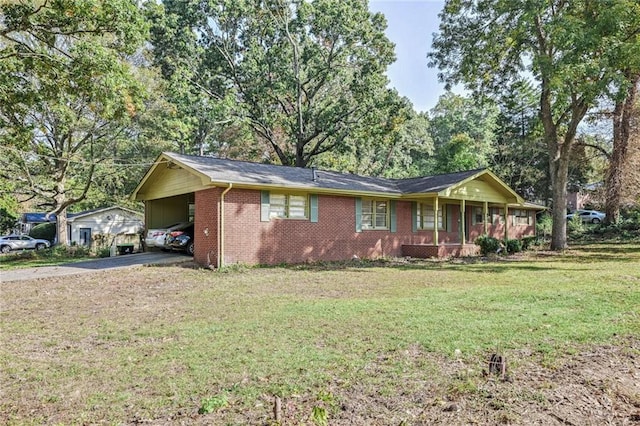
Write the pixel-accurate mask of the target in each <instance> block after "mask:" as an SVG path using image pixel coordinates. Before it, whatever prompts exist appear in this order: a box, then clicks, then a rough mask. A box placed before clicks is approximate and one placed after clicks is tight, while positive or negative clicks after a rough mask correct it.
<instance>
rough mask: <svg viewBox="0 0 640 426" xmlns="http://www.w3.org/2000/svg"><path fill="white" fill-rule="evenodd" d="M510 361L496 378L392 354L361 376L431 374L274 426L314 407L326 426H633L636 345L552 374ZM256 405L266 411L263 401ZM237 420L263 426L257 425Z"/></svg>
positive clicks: (337, 398) (299, 401)
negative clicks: (420, 368)
mask: <svg viewBox="0 0 640 426" xmlns="http://www.w3.org/2000/svg"><path fill="white" fill-rule="evenodd" d="M510 357H511V358H513V361H511V358H507V359H506V366H507V371H506V374H505V375H502V374H493V373H489V371H488V370H489V360H488V359H487V360H484V362H480V361H477V362H469V361H467V360H462V359H458V360H455V359H453V360H452V359H445V358H440V359H435V357H434V356H433V355H432V354H428V353H424V352H422V351H421V349H420V348H418V347H414V348H410V349H408V350H405V351H399V352H398V353H396V354H393V355H391V356H389V357H386V356H385V357H381V359H380V360H379V364H376V365H372V366H371V371H369V372H368V373H370V374H371V375H372V377H375V376H376V375H379V376H380V377H385V376H386V377H388V366H389V364H397V363H401V364H403V363H404V364H405V365H407V369H406V370H407V371H415V370H416V369H415V368H414V367H415V364H425V361H426V364H430V365H431V367H430V368H428V369H426V370H425V374H424V375H419V376H413V377H406V376H403V375H402V372H400V373H399V375H398V377H397V379H396V381H395V383H392V384H391V385H390V384H388V383H387V384H385V385H381V387H377V386H375V383H376V381H375V380H374V381H368V380H367V381H366V382H365V383H362V384H352V385H350V386H345V384H344V383H340V382H339V381H336V383H334V384H333V386H331V387H330V388H329V389H328V392H327V394H326V395H329V396H330V398H329V399H330V401H327V398H326V397H325V398H318V397H316V398H305V397H302V396H299V397H297V398H290V399H285V400H283V401H281V404H280V405H281V407H282V408H281V413H280V416H281V419H282V424H301V423H302V424H314V422H313V416H312V415H310V414H309V413H313V412H314V407H319V408H320V409H321V411H322V410H324V411H325V412H326V413H327V416H328V420H329V421H328V424H330V425H431V424H442V425H470V424H477V425H495V424H521V425H532V424H538V425H604V424H609V425H640V341H639V340H637V339H623V340H621V341H620V344H619V345H616V346H600V347H589V348H584V350H583V351H581V352H579V353H577V354H575V355H566V356H564V357H561V358H556V359H554V365H553V366H545V365H544V364H545V360H544V356H543V355H540V354H534V353H531V352H529V351H519V352H514V353H511V354H510ZM432 362H435V364H431V363H432ZM512 364H516V365H512ZM412 365H413V366H412ZM433 365H435V368H436V370H435V371H432V372H431V373H429V370H431V368H433ZM381 388H382V389H381ZM264 404H265V406H269V405H270V404H271V406H274V404H273V400H272V399H270V398H268V397H265V398H264ZM274 416H275V414H274V415H273V416H271V419H275V417H274ZM213 418H215V417H212V418H211V419H213ZM245 420H248V421H249V422H250V423H251V422H253V421H255V422H256V423H254V424H265V422H264V420H260V419H259V418H258V417H254V418H251V417H249V418H245ZM205 423H206V420H205Z"/></svg>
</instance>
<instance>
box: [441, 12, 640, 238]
mask: <svg viewBox="0 0 640 426" xmlns="http://www.w3.org/2000/svg"><path fill="white" fill-rule="evenodd" d="M440 17H441V25H440V33H439V34H438V35H437V36H436V37H435V38H434V42H433V48H434V50H433V52H431V53H430V54H429V58H430V64H431V65H433V66H437V67H438V68H439V69H440V78H441V79H442V80H443V81H446V82H448V83H450V84H453V83H464V84H465V85H466V86H467V87H468V88H470V89H471V90H474V92H475V93H476V94H491V95H493V96H495V95H496V94H498V93H501V92H503V91H505V90H511V88H512V87H513V84H514V83H519V82H520V81H521V80H522V79H523V78H527V77H529V78H532V79H534V80H535V81H536V83H537V84H538V85H539V98H538V105H539V114H540V119H541V123H542V128H543V138H544V142H545V145H546V149H547V153H548V158H549V175H550V178H551V183H552V198H553V204H554V207H555V208H554V210H553V232H552V248H554V249H563V248H565V247H566V245H567V244H566V218H565V214H564V211H565V207H566V204H567V196H566V195H567V189H566V188H567V180H568V173H569V162H570V158H571V155H572V150H573V145H574V143H575V136H576V133H577V130H578V125H579V124H580V123H581V121H582V120H583V118H584V116H585V114H586V112H587V111H588V109H589V108H590V107H592V106H593V105H594V104H595V102H596V100H597V99H598V98H599V97H600V96H603V95H604V94H607V93H610V91H611V90H612V88H616V87H620V86H621V85H624V84H626V82H625V79H624V76H623V75H622V74H621V73H620V72H619V70H620V64H621V63H634V62H637V61H639V60H640V55H638V43H639V42H640V31H639V30H640V4H638V2H637V1H635V0H603V1H588V0H576V1H571V2H565V1H547V0H533V1H530V0H527V1H525V0H518V1H515V0H509V1H506V0H465V1H461V0H451V1H448V2H447V3H446V5H445V7H444V10H443V12H442V13H441V15H440Z"/></svg>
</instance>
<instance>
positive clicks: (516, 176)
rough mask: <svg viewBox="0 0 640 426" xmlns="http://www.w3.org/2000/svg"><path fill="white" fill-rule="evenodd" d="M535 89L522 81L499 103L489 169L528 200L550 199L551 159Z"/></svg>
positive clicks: (545, 200) (537, 94)
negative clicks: (543, 133) (548, 154)
mask: <svg viewBox="0 0 640 426" xmlns="http://www.w3.org/2000/svg"><path fill="white" fill-rule="evenodd" d="M538 96H539V93H538V92H537V90H536V88H535V87H534V86H533V85H532V84H531V83H529V82H526V81H523V82H521V83H520V84H515V85H514V90H513V91H512V92H509V93H504V94H501V96H500V97H499V100H498V107H499V109H500V113H499V115H498V118H497V128H496V138H495V147H494V148H495V151H494V155H493V158H492V159H491V161H490V167H491V168H492V169H493V171H494V172H495V173H496V174H497V175H498V176H500V178H501V179H503V180H504V181H505V182H506V183H508V184H509V186H510V187H511V188H513V189H514V190H515V191H516V192H517V193H518V194H521V195H523V196H524V197H525V198H526V199H529V200H537V201H538V202H542V203H544V204H545V205H546V204H547V202H548V199H549V198H550V195H551V194H550V193H549V188H550V183H549V167H548V164H549V163H548V157H547V153H546V149H545V145H544V141H543V139H542V126H541V125H540V120H539V117H538V108H537V107H538V102H537V100H538Z"/></svg>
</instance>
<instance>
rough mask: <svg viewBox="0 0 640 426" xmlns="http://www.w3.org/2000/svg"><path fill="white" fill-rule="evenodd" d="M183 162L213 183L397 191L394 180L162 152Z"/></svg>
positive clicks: (398, 192) (396, 192)
mask: <svg viewBox="0 0 640 426" xmlns="http://www.w3.org/2000/svg"><path fill="white" fill-rule="evenodd" d="M165 155H167V156H168V157H169V158H173V159H175V160H177V161H179V162H180V163H182V164H183V165H185V166H187V167H190V168H192V169H194V170H196V171H198V172H200V173H203V174H205V175H206V176H208V177H209V178H210V179H211V181H212V182H232V183H244V184H261V185H276V186H287V187H291V188H310V189H312V188H324V189H335V190H345V191H369V192H386V193H395V194H400V193H401V192H400V190H399V189H398V187H397V184H396V181H394V180H392V179H384V178H376V177H368V176H359V175H354V174H349V173H339V172H332V171H328V170H317V171H316V177H317V179H316V180H315V181H314V180H313V170H312V169H308V168H301V167H287V166H277V165H272V164H261V163H251V162H248V161H238V160H227V159H221V158H214V157H198V156H193V155H182V154H175V153H165Z"/></svg>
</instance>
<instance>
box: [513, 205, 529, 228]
mask: <svg viewBox="0 0 640 426" xmlns="http://www.w3.org/2000/svg"><path fill="white" fill-rule="evenodd" d="M512 212H513V213H512V214H513V224H514V225H525V226H529V225H531V214H530V213H529V212H530V210H527V209H513V210H512ZM522 219H526V221H523V220H522Z"/></svg>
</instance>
